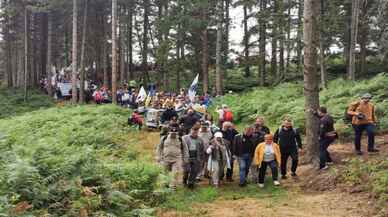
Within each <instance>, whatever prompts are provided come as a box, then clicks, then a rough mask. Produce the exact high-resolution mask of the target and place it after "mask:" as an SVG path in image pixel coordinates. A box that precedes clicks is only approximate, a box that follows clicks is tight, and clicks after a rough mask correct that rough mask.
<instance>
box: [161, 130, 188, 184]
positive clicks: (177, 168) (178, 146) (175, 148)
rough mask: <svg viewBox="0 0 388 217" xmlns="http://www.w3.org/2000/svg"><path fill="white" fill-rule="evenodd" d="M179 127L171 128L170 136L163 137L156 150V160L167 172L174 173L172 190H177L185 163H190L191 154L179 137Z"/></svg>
mask: <svg viewBox="0 0 388 217" xmlns="http://www.w3.org/2000/svg"><path fill="white" fill-rule="evenodd" d="M178 127H179V126H178V125H172V126H170V129H169V132H168V135H166V136H163V137H162V138H161V141H160V143H159V145H158V146H157V149H156V160H157V162H158V163H159V164H161V165H162V166H163V167H164V168H165V169H166V171H168V172H170V173H172V176H173V177H174V180H173V181H172V182H171V183H170V188H171V189H172V190H176V187H177V183H178V180H179V179H178V178H179V174H181V173H182V167H183V164H184V163H187V162H188V159H189V152H188V150H187V146H185V145H184V144H183V142H182V139H181V138H180V137H179V135H178Z"/></svg>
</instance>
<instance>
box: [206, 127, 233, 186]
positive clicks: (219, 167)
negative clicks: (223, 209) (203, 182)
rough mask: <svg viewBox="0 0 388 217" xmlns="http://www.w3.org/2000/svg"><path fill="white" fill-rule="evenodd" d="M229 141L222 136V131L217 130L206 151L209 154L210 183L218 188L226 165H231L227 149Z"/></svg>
mask: <svg viewBox="0 0 388 217" xmlns="http://www.w3.org/2000/svg"><path fill="white" fill-rule="evenodd" d="M226 143H227V141H226V140H225V139H223V138H222V133H221V132H216V133H215V134H214V138H213V139H212V140H211V141H210V145H209V146H208V147H207V148H206V153H207V154H208V155H209V158H208V163H207V169H208V171H209V173H210V175H211V181H210V183H211V184H212V185H213V186H214V187H216V188H218V187H219V185H220V178H221V177H222V176H223V174H224V170H225V167H227V168H229V167H230V159H231V156H230V153H228V151H227V150H226Z"/></svg>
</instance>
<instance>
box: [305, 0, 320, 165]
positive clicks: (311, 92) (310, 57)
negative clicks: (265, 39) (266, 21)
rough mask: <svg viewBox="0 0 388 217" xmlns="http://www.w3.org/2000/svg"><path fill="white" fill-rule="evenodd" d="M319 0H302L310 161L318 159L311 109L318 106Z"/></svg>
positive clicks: (316, 128) (316, 126)
mask: <svg viewBox="0 0 388 217" xmlns="http://www.w3.org/2000/svg"><path fill="white" fill-rule="evenodd" d="M319 7H320V0H304V25H303V26H304V28H303V29H304V31H303V32H304V33H303V41H304V43H305V46H304V95H305V111H306V112H305V118H306V144H307V157H308V159H309V161H310V162H313V163H317V162H318V160H319V142H318V138H319V119H318V118H317V117H315V116H314V114H313V113H312V112H311V111H312V110H314V111H315V110H317V109H318V108H319V76H318V71H317V47H316V46H317V45H318V31H319V29H318V28H319V27H318V26H319V22H318V17H317V16H316V15H317V14H319Z"/></svg>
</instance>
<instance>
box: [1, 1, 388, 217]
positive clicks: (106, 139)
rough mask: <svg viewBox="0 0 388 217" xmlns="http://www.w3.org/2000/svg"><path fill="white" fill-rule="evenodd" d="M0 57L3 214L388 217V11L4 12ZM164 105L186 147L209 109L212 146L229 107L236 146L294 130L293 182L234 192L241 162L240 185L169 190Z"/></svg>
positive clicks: (11, 6)
mask: <svg viewBox="0 0 388 217" xmlns="http://www.w3.org/2000/svg"><path fill="white" fill-rule="evenodd" d="M0 57H1V58H0V216H11V217H13V216H23V217H24V216H25V217H27V216H28V217H29V216H42V217H51V216H52V217H56V216H68V217H73V216H74V217H75V216H81V217H87V216H91V217H92V216H93V217H94V216H96V217H97V216H98V217H105V216H107V217H108V216H109V217H111V216H117V217H120V216H123V217H124V216H137V217H148V216H160V217H172V216H216V217H217V216H222V217H228V216H285V215H288V214H290V213H293V215H290V216H306V217H308V216H317V217H321V216H322V217H323V216H335V217H337V216H338V217H340V216H360V217H364V216H368V217H369V216H378V217H384V216H388V210H387V207H388V187H387V186H388V175H387V174H388V173H387V172H388V161H387V159H388V158H387V157H388V135H387V132H388V111H387V108H388V74H387V73H388V0H0ZM197 79H198V80H197ZM193 80H194V81H193ZM143 89H144V90H145V95H144V96H143V95H142V90H143ZM65 92H66V93H65ZM127 95H128V97H127ZM365 99H367V100H368V102H369V100H371V102H372V103H373V104H372V103H370V104H372V107H371V108H373V112H372V113H373V114H371V116H373V118H372V117H371V118H370V119H371V120H369V116H368V115H369V113H368V114H366V116H368V121H369V122H368V123H367V124H364V125H365V126H364V125H363V124H361V125H362V127H365V128H363V129H361V128H357V127H359V121H358V120H357V118H359V114H360V113H362V112H361V110H360V108H359V107H360V106H359V104H361V103H364V100H365ZM356 101H357V102H356ZM355 102H356V103H355ZM169 103H172V107H174V106H175V110H176V111H177V112H178V113H179V111H180V110H179V109H178V107H179V105H180V104H183V105H182V107H184V110H185V111H184V112H185V114H182V115H181V114H180V113H179V116H178V115H177V119H178V120H176V121H177V122H178V123H179V124H180V126H179V127H180V128H179V130H186V131H187V132H186V133H184V134H188V135H191V133H192V130H193V129H194V128H195V126H196V125H193V126H190V128H187V129H181V128H182V127H183V126H184V125H186V124H187V123H185V119H184V118H186V117H187V115H188V114H186V112H187V113H188V111H189V110H190V109H192V108H197V107H196V106H197V105H198V107H199V108H201V109H204V110H205V111H204V112H202V110H201V112H200V111H199V109H194V110H195V112H198V113H201V115H204V116H203V117H202V118H201V121H199V119H198V120H197V122H196V124H198V125H200V126H202V125H203V122H205V121H207V119H206V117H207V116H209V117H211V118H209V122H210V126H213V125H218V126H217V127H218V128H219V129H218V131H217V130H215V131H214V132H212V140H211V141H213V139H214V140H216V138H215V135H216V132H222V133H224V129H223V123H224V122H229V121H225V120H223V119H225V116H222V115H220V114H221V113H220V109H221V108H224V109H225V108H227V109H228V111H229V110H230V111H231V112H233V118H232V119H233V121H230V122H233V127H234V128H235V130H236V131H238V133H239V134H236V135H240V134H241V135H245V130H246V128H247V126H251V125H252V124H253V125H255V124H256V123H255V121H257V119H260V118H263V119H262V120H265V125H266V127H268V129H269V130H271V132H275V131H279V130H280V129H281V128H282V127H284V126H283V125H284V121H286V120H290V119H292V124H293V126H295V128H297V131H295V132H298V133H299V132H300V134H301V137H302V141H303V142H302V143H303V149H300V150H299V152H298V153H299V168H298V173H297V174H298V176H297V177H296V178H295V177H292V178H291V177H289V178H288V179H286V178H285V177H283V175H284V176H285V174H279V176H282V180H280V181H281V182H280V183H281V185H280V186H277V185H276V184H274V185H272V183H271V181H270V178H266V179H265V187H264V188H261V187H262V186H260V187H259V185H261V184H263V186H264V183H261V182H260V181H259V183H255V181H254V180H255V178H254V177H253V178H252V180H250V179H249V180H248V181H247V182H246V183H240V184H239V183H238V181H236V180H240V181H241V171H240V170H242V169H243V168H242V167H241V164H242V163H241V157H240V156H234V154H233V153H232V154H231V155H233V156H230V157H231V158H235V157H236V158H235V162H234V167H235V168H234V176H233V177H230V178H233V179H234V180H235V182H232V183H228V182H227V181H225V183H224V182H223V181H221V183H222V184H220V186H218V184H217V185H214V183H213V184H212V183H211V182H212V181H211V179H210V180H209V181H208V180H207V179H206V177H202V178H201V179H202V181H201V182H200V181H198V182H196V186H198V187H196V188H195V189H194V190H193V189H191V188H187V186H179V185H178V188H177V189H175V188H171V184H172V183H174V174H172V173H173V171H170V170H168V169H166V168H165V166H164V165H163V164H162V163H160V162H155V158H156V156H155V155H156V154H155V153H156V152H155V150H156V149H157V147H158V144H162V143H164V142H165V140H164V139H163V135H162V134H163V127H164V125H163V124H165V123H162V120H159V118H161V116H162V115H161V114H162V113H163V112H165V110H168V109H170V105H169ZM101 104H103V105H101ZM356 104H357V106H356V108H355V110H352V109H351V107H352V105H356ZM322 106H323V108H324V109H323V110H325V109H326V108H327V110H328V114H329V115H330V117H332V118H333V120H334V122H335V123H333V127H334V128H335V131H334V132H335V133H336V135H337V137H338V139H336V140H335V142H332V143H331V144H329V145H330V146H329V145H328V146H327V147H326V148H325V150H324V151H326V152H327V150H329V152H330V154H331V155H332V158H333V159H332V161H333V162H330V164H329V161H327V164H328V165H329V166H328V167H324V168H325V169H326V168H328V170H327V171H326V170H322V168H323V166H321V164H320V163H322V140H323V139H322V138H321V137H322V135H321V130H322V129H321V128H322V119H321V118H322V117H319V118H317V114H318V115H319V112H320V111H321V110H322ZM141 108H145V109H146V111H145V112H143V113H142V112H141ZM149 108H152V109H157V110H159V112H160V113H159V114H158V127H157V128H160V129H162V130H161V131H159V130H149V129H148V128H149V127H148V125H147V124H148V122H147V118H148V117H147V112H148V114H150V112H149ZM226 111H227V110H222V114H223V115H225V114H224V112H226ZM138 113H140V114H138ZM136 115H139V116H138V119H136V118H137V116H136ZM159 115H160V117H159ZM349 115H350V116H351V117H350V120H347V116H349ZM362 115H364V114H362ZM178 117H179V118H178ZM213 118H214V120H213ZM363 118H365V117H362V118H359V119H360V120H361V119H363ZM372 119H373V120H372ZM137 121H138V122H137ZM168 121H169V122H170V123H169V125H168V126H167V127H166V128H167V130H169V131H170V132H169V133H170V134H171V132H173V130H172V128H173V127H171V126H172V125H173V124H172V123H173V121H174V120H173V119H172V120H168ZM130 122H132V123H130ZM159 122H160V123H159ZM290 122H291V121H290ZM219 123H221V124H219ZM365 123H366V122H365ZM132 124H134V125H136V126H132ZM137 124H138V125H139V126H137ZM279 125H280V128H279ZM371 125H373V127H374V130H373V143H374V144H375V147H376V149H375V148H374V147H371V146H370V145H371V144H370V143H371V139H370V136H371V132H370V131H369V128H368V127H369V126H371ZM184 127H186V126H184ZM139 129H140V130H139ZM364 130H365V131H366V132H365V133H364V135H363V134H362V133H363V131H364ZM359 131H361V133H360V137H361V136H362V135H363V136H362V140H361V143H362V145H361V149H362V151H363V152H361V150H360V148H357V144H353V143H357V137H358V136H357V134H358V132H359ZM255 133H256V132H255ZM170 134H167V135H170ZM254 135H256V134H254ZM213 136H214V138H213ZM223 136H225V134H224V135H223ZM166 137H167V136H166ZM183 137H184V136H182V138H183ZM323 137H324V136H323ZM364 137H365V138H364ZM366 137H368V140H367V139H366ZM179 138H180V139H181V136H180V137H179ZM223 139H225V138H223ZM262 139H263V141H261V142H263V143H265V142H264V135H263V138H262ZM333 141H334V140H333ZM209 142H210V141H209ZM232 143H233V145H234V143H235V140H234V139H233V140H231V144H232ZM364 143H365V144H364ZM367 143H368V152H367V149H366V144H367ZM256 145H258V146H259V144H256ZM279 145H280V147H281V145H282V144H279ZM255 147H256V146H255ZM206 151H207V149H206V150H204V152H206ZM375 151H376V152H379V153H372V152H375ZM281 152H282V155H283V151H282V150H281ZM182 153H183V151H182ZM206 153H207V152H206ZM182 155H183V154H182ZM326 158H330V157H326ZM251 161H254V159H253V158H252V159H251ZM286 162H287V159H286ZM206 163H207V162H206ZM331 163H334V164H333V165H332V164H331ZM231 164H232V165H233V163H231ZM289 164H290V163H289ZM252 166H254V165H253V162H252ZM318 166H319V168H320V169H317V168H318ZM278 167H279V165H278ZM182 168H183V169H182V170H183V171H182V172H183V173H186V170H187V169H184V166H183V167H182ZM260 168H261V167H260V166H258V168H257V169H258V170H260ZM225 169H226V170H229V169H230V168H229V167H228V168H225ZM205 170H206V169H205ZM231 170H232V173H233V166H232V169H231ZM291 170H292V169H291ZM248 171H249V170H248ZM227 172H228V171H227ZM239 172H240V174H239ZM264 172H265V171H264ZM293 172H294V171H293ZM251 173H252V176H254V175H253V172H252V167H251V171H250V174H249V175H251ZM279 173H280V167H279ZM247 174H248V172H247ZM268 174H270V173H268ZM226 176H228V175H227V174H226ZM246 176H247V179H248V175H246ZM269 176H270V175H269ZM198 177H199V176H198ZM227 178H228V177H226V179H227ZM283 178H284V180H283ZM273 179H274V178H273ZM279 179H280V178H279ZM198 180H199V178H198ZM203 180H205V181H203ZM274 180H275V179H274ZM275 181H277V180H275ZM184 182H185V181H184ZM257 184H259V185H257ZM184 185H185V184H184ZM245 185H247V186H245ZM242 186H243V187H242ZM174 187H175V186H174ZM218 187H219V188H218ZM244 187H245V188H244ZM290 201H294V202H295V203H292V202H290ZM360 206H365V209H364V208H362V209H361V210H360ZM366 206H367V207H366ZM307 207H308V208H307Z"/></svg>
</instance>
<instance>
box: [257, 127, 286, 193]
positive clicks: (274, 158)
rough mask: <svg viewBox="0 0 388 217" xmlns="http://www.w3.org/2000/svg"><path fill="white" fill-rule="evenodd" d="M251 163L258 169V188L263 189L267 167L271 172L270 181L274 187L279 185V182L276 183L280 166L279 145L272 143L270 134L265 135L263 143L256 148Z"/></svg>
mask: <svg viewBox="0 0 388 217" xmlns="http://www.w3.org/2000/svg"><path fill="white" fill-rule="evenodd" d="M253 162H254V164H255V165H257V166H258V167H259V168H260V172H259V187H260V188H264V179H265V174H266V171H267V167H268V166H269V167H270V168H271V171H272V180H273V183H274V185H275V186H278V185H280V182H279V181H278V168H279V166H281V153H280V148H279V145H278V144H276V143H274V142H273V135H272V134H267V135H265V137H264V142H263V143H260V144H259V145H258V146H257V147H256V150H255V155H254V160H253Z"/></svg>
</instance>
